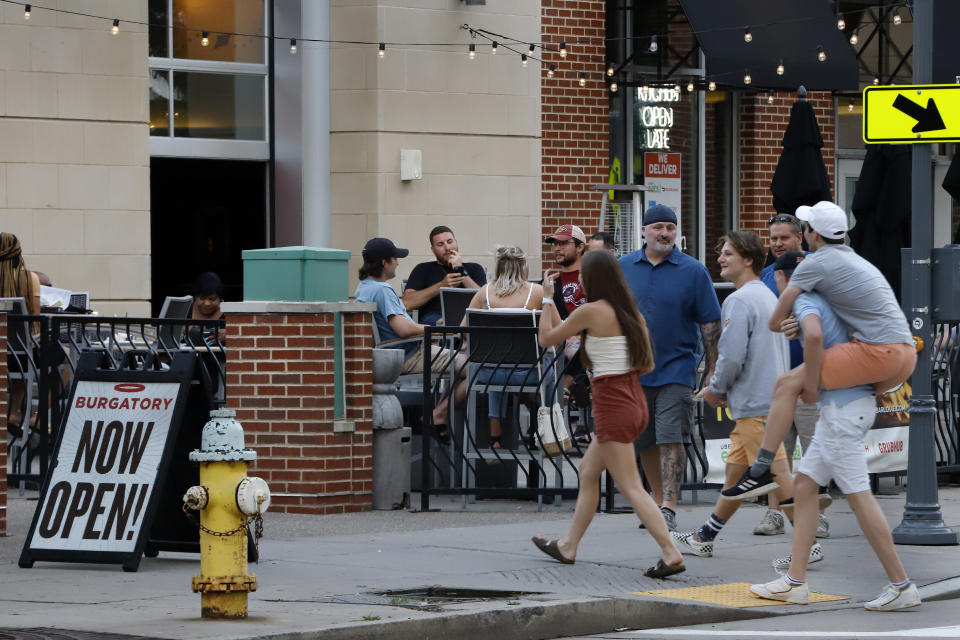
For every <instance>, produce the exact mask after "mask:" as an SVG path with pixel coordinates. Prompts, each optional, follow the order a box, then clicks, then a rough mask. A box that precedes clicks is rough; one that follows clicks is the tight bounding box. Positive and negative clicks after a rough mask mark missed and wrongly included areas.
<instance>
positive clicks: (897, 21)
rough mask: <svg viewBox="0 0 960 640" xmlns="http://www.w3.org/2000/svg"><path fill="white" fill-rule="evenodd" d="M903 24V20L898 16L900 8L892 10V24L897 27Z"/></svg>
mask: <svg viewBox="0 0 960 640" xmlns="http://www.w3.org/2000/svg"><path fill="white" fill-rule="evenodd" d="M902 22H903V18H902V17H901V16H900V7H894V8H893V24H896V25H899V24H901V23H902Z"/></svg>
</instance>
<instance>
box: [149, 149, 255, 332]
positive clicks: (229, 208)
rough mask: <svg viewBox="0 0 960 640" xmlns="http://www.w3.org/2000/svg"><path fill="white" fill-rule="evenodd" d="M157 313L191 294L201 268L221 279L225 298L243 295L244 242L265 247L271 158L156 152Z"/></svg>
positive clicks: (154, 271) (152, 201) (154, 268)
mask: <svg viewBox="0 0 960 640" xmlns="http://www.w3.org/2000/svg"><path fill="white" fill-rule="evenodd" d="M150 162H151V167H150V212H151V213H150V233H151V253H152V263H153V266H152V276H153V287H152V291H151V293H152V297H153V306H152V311H153V315H154V316H156V315H157V314H158V313H159V311H160V306H161V305H162V304H163V299H164V297H166V296H182V295H188V294H192V293H193V291H192V289H193V281H194V279H195V278H196V276H197V274H199V273H201V272H203V271H214V272H216V273H217V274H218V275H219V276H220V279H221V280H223V284H224V300H227V301H239V300H242V299H243V261H242V259H241V257H240V252H241V251H243V250H244V249H262V248H264V247H266V246H267V244H266V243H267V233H266V229H267V164H266V163H265V162H246V161H243V162H241V161H236V160H191V159H183V158H151V160H150Z"/></svg>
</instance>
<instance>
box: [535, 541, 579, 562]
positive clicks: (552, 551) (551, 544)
mask: <svg viewBox="0 0 960 640" xmlns="http://www.w3.org/2000/svg"><path fill="white" fill-rule="evenodd" d="M531 540H533V544H535V545H536V546H537V549H540V551H543V552H544V553H545V554H547V555H548V556H550V557H551V558H553V559H554V560H557V561H559V562H562V563H563V564H573V563H574V562H575V560H571V559H570V558H568V557H566V556H565V555H563V554H562V553H560V547H559V546H558V543H559V542H560V541H559V540H547V539H546V538H544V537H543V536H542V535H540V536H533V538H531Z"/></svg>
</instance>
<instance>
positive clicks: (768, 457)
mask: <svg viewBox="0 0 960 640" xmlns="http://www.w3.org/2000/svg"><path fill="white" fill-rule="evenodd" d="M774 455H776V454H775V453H774V452H773V451H768V450H766V449H764V448H762V447H761V448H760V450H759V451H758V452H757V459H756V460H755V461H754V462H753V465H751V466H750V477H751V478H759V477H760V476H762V475H763V474H764V473H766V472H767V471H769V470H770V465H771V464H773V456H774Z"/></svg>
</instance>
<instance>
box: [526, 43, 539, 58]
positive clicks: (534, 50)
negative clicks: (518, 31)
mask: <svg viewBox="0 0 960 640" xmlns="http://www.w3.org/2000/svg"><path fill="white" fill-rule="evenodd" d="M529 51H530V53H529V54H528V55H529V56H530V57H531V58H532V57H533V54H535V53H536V52H537V48H536V47H535V46H534V45H530V49H529Z"/></svg>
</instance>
